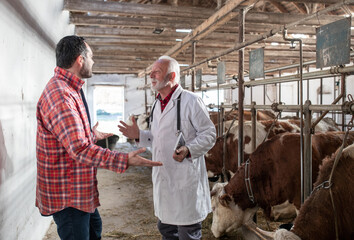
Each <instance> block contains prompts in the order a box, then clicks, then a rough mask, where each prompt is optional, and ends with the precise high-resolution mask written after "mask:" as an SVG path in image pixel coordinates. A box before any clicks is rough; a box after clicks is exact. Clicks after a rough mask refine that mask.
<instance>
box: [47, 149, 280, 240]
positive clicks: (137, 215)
mask: <svg viewBox="0 0 354 240" xmlns="http://www.w3.org/2000/svg"><path fill="white" fill-rule="evenodd" d="M117 147H118V148H117V149H116V150H118V151H123V152H129V151H132V150H134V149H136V148H135V147H134V146H132V145H130V144H129V143H123V144H122V143H118V144H117ZM144 157H147V158H151V154H150V153H146V154H145V155H144ZM98 183H99V187H98V188H99V192H100V202H101V206H100V207H99V212H100V214H101V217H102V221H103V232H102V239H107V240H109V239H122V240H135V239H136V240H159V239H161V238H160V235H159V232H158V230H157V228H156V222H157V218H156V217H155V216H154V212H153V202H152V182H151V169H150V168H147V167H131V168H129V169H128V170H127V171H126V172H125V173H124V174H116V173H114V172H111V171H108V170H104V169H99V170H98ZM211 221H212V214H209V216H208V218H207V219H206V220H205V221H204V222H203V238H202V239H203V240H213V239H216V238H215V237H214V236H213V234H212V233H211V231H210V226H211ZM279 224H280V223H273V222H272V223H269V225H270V229H271V230H274V229H276V228H277V226H278V225H279ZM258 225H259V226H260V227H261V228H262V229H264V230H269V228H268V226H267V224H266V222H265V220H264V218H263V217H262V212H261V211H259V212H258ZM219 239H220V240H228V239H236V240H241V239H243V238H242V237H241V236H240V235H239V234H238V233H236V232H234V233H231V234H229V235H228V236H223V237H221V238H219ZM43 240H59V237H58V234H57V231H56V225H55V224H54V223H53V222H52V224H51V226H50V228H49V230H48V232H47V234H46V236H45V237H44V238H43Z"/></svg>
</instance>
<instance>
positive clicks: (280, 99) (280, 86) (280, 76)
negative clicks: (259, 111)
mask: <svg viewBox="0 0 354 240" xmlns="http://www.w3.org/2000/svg"><path fill="white" fill-rule="evenodd" d="M279 77H281V70H279ZM278 102H280V103H281V83H279V101H278ZM279 118H281V112H279Z"/></svg>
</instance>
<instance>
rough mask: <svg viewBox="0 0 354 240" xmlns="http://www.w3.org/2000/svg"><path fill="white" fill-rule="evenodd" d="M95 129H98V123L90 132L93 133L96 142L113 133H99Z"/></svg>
mask: <svg viewBox="0 0 354 240" xmlns="http://www.w3.org/2000/svg"><path fill="white" fill-rule="evenodd" d="M97 127H98V122H97V123H96V124H95V126H93V128H92V131H93V133H94V134H95V136H96V139H97V141H98V140H102V139H105V138H108V137H110V136H113V135H114V134H113V133H104V132H100V131H98V130H97Z"/></svg>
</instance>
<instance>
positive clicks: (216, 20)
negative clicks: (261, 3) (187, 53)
mask: <svg viewBox="0 0 354 240" xmlns="http://www.w3.org/2000/svg"><path fill="white" fill-rule="evenodd" d="M250 1H251V5H253V3H254V2H255V1H256V0H250ZM242 2H243V1H242V0H234V1H228V2H226V3H225V5H224V6H223V7H222V8H220V9H219V10H218V11H217V12H216V13H214V14H213V15H212V16H210V17H209V18H208V19H207V20H205V21H204V22H203V23H202V24H201V25H199V26H198V27H196V28H195V29H194V30H193V31H192V32H191V33H190V34H188V35H187V36H186V37H185V38H183V40H182V41H181V42H180V43H178V44H176V45H175V46H174V47H172V48H171V49H170V50H169V51H167V52H165V53H164V55H168V56H172V57H173V56H176V55H178V53H180V52H181V51H183V49H185V48H187V47H188V46H189V45H190V43H191V42H192V41H197V40H199V39H202V38H203V37H205V36H206V35H208V34H209V33H211V32H213V31H214V30H215V29H217V28H218V27H219V26H222V25H224V24H225V23H227V22H228V21H230V20H231V19H232V18H234V17H235V16H236V15H237V14H236V13H233V12H232V11H233V10H234V9H235V8H236V7H237V6H239V5H240V4H241V3H242ZM151 68H152V65H150V66H148V67H147V68H146V69H145V70H143V71H141V72H140V73H139V75H140V76H142V75H143V74H144V73H145V71H146V70H147V71H149V70H150V69H151Z"/></svg>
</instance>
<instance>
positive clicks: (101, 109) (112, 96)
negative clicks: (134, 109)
mask: <svg viewBox="0 0 354 240" xmlns="http://www.w3.org/2000/svg"><path fill="white" fill-rule="evenodd" d="M93 105H94V107H93V109H94V122H95V123H96V122H97V121H98V122H99V126H98V130H99V131H101V132H107V133H114V134H116V135H118V136H119V140H120V141H121V140H122V139H123V135H122V134H121V133H120V132H119V130H118V127H117V125H118V124H119V121H122V120H124V87H122V86H99V85H96V86H94V90H93Z"/></svg>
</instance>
